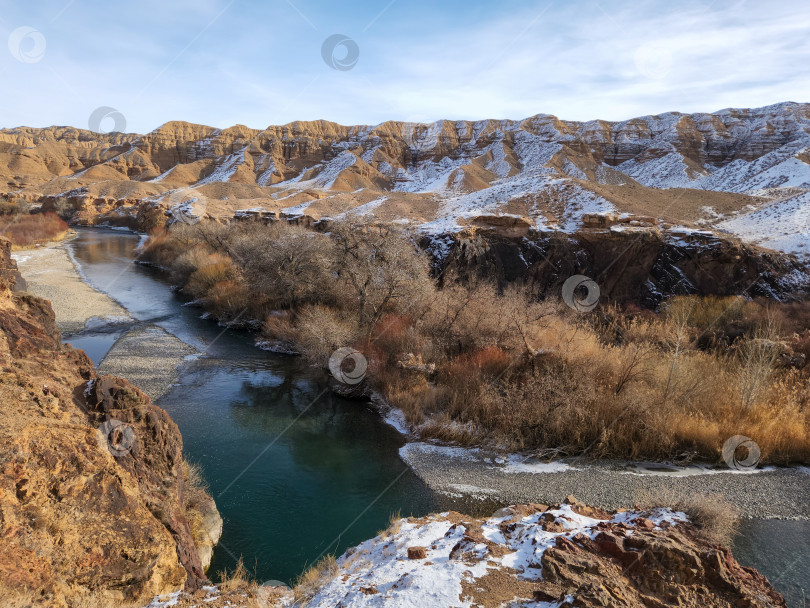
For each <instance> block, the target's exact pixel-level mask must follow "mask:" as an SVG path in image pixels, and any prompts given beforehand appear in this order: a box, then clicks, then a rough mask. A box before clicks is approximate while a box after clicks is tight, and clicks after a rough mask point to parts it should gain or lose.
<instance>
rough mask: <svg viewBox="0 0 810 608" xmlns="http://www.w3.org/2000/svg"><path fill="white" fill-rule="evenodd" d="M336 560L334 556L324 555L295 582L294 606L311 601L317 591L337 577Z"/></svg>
mask: <svg viewBox="0 0 810 608" xmlns="http://www.w3.org/2000/svg"><path fill="white" fill-rule="evenodd" d="M337 571H338V569H337V559H336V558H335V556H334V555H326V556H324V557H322V558H321V559H320V561H318V563H317V564H315V565H313V566H312V567H310V568H308V569H307V570H306V571H305V572H304V573H303V574H301V576H300V577H298V580H297V581H296V582H295V587H293V597H294V598H295V604H296V605H299V604H305V603H306V602H308V601H309V600H311V599H312V598H313V597H315V595H316V594H317V593H318V591H319V590H320V589H321V588H322V587H323V586H324V585H326V584H327V583H329V581H331V580H332V579H333V578H334V577H335V576H336V575H337Z"/></svg>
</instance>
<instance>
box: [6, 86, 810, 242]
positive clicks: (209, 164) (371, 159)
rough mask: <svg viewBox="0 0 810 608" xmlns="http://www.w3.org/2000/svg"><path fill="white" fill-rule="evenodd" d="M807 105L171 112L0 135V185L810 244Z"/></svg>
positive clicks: (128, 215) (431, 220)
mask: <svg viewBox="0 0 810 608" xmlns="http://www.w3.org/2000/svg"><path fill="white" fill-rule="evenodd" d="M808 150H810V104H800V103H792V102H786V103H781V104H775V105H772V106H767V107H763V108H756V109H727V110H722V111H719V112H714V113H694V114H682V113H679V112H668V113H665V114H661V115H658V116H642V117H638V118H633V119H631V120H627V121H621V122H608V121H602V120H593V121H588V122H575V121H566V120H561V119H559V118H557V117H555V116H549V115H546V114H538V115H536V116H532V117H529V118H526V119H524V120H480V121H449V120H441V121H437V122H435V123H431V124H415V123H406V122H398V121H389V122H385V123H382V124H379V125H375V126H368V125H357V126H344V125H338V124H335V123H331V122H328V121H322V120H321V121H309V122H294V123H290V124H287V125H282V126H270V127H267V128H266V129H264V130H257V129H250V128H248V127H245V126H242V125H236V126H233V127H230V128H228V129H215V128H213V127H207V126H204V125H195V124H190V123H187V122H182V121H173V122H169V123H166V124H165V125H162V126H161V127H159V128H158V129H156V130H154V131H152V132H151V133H148V134H146V135H137V134H121V133H111V134H95V133H91V132H88V131H83V130H79V129H71V128H68V127H50V128H48V129H31V128H18V129H10V130H0V194H3V195H4V196H6V197H7V198H15V199H22V200H25V201H29V202H31V203H34V204H40V205H43V206H44V208H45V209H57V210H59V211H60V212H61V213H63V214H65V215H69V214H72V215H73V219H74V221H75V222H77V223H79V224H98V223H112V224H118V225H128V226H136V227H138V228H140V229H144V228H146V227H148V226H149V225H150V224H152V225H153V224H154V223H157V222H161V221H163V220H165V219H166V217H165V215H164V213H166V212H168V213H169V216H170V218H171V219H173V220H194V219H196V218H197V217H207V216H210V217H213V218H217V219H219V220H228V219H230V218H231V217H232V216H233V215H234V212H236V211H240V210H245V209H253V208H258V207H261V208H263V209H265V210H267V211H268V212H276V213H279V212H285V213H287V214H288V215H302V214H307V215H308V216H310V217H312V218H314V219H315V220H317V219H320V218H323V217H332V218H334V217H341V216H344V215H346V214H358V215H373V216H375V217H377V218H379V219H382V220H386V221H393V220H399V221H404V222H409V223H410V224H412V225H414V226H418V227H420V228H422V229H423V230H424V231H426V232H428V233H434V234H435V233H441V232H449V231H452V230H455V229H457V228H458V227H459V226H463V225H465V223H466V222H467V221H469V220H470V219H471V218H473V217H475V216H478V215H482V214H489V215H495V214H512V215H519V216H527V217H530V218H531V219H532V221H533V222H534V223H535V224H536V225H537V226H538V227H543V226H544V227H548V228H550V229H554V230H559V231H561V232H566V233H569V232H572V231H574V230H576V229H577V228H578V227H580V226H581V225H582V216H583V214H587V213H593V212H614V211H618V212H627V213H633V214H639V215H651V216H653V217H656V218H658V219H665V220H667V221H668V222H670V223H675V224H682V223H686V224H691V223H693V222H703V223H705V224H706V225H708V226H713V227H715V228H716V229H717V230H722V231H727V232H731V233H733V234H738V235H740V236H741V237H743V238H746V239H749V240H751V241H752V242H757V243H759V244H761V245H763V246H766V247H770V248H773V249H778V250H781V251H787V252H792V253H802V252H807V251H810V225H808V220H807V217H808V215H807V213H806V209H807V206H808V205H810V152H808ZM3 184H5V185H4V186H3Z"/></svg>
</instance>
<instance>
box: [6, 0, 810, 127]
mask: <svg viewBox="0 0 810 608" xmlns="http://www.w3.org/2000/svg"><path fill="white" fill-rule="evenodd" d="M228 1H229V0H205V1H204V2H199V1H197V0H195V1H193V2H192V1H191V0H182V2H172V3H167V2H160V1H158V0H145V2H144V3H143V6H142V7H139V10H138V11H132V9H130V8H127V5H124V4H123V3H122V4H118V3H101V2H92V1H89V0H88V1H85V2H82V3H78V2H77V3H75V4H74V5H72V6H70V7H69V9H68V10H66V11H65V13H64V14H63V15H62V16H60V17H59V19H58V20H57V21H55V22H54V23H50V19H51V16H52V15H53V14H54V13H55V12H56V11H57V10H59V9H60V8H61V7H63V6H64V3H63V2H62V1H61V0H49V1H48V2H44V3H42V4H35V3H27V4H26V5H18V7H16V8H15V9H14V10H10V11H8V12H7V13H4V15H3V21H2V22H0V36H8V34H9V33H10V32H11V31H12V30H14V29H15V28H16V27H18V26H19V25H29V24H30V25H31V26H33V27H37V28H38V29H40V30H41V31H42V32H43V33H44V34H45V36H46V37H47V38H48V47H47V52H46V56H45V57H44V59H43V60H42V61H41V62H39V63H37V64H32V65H24V64H20V63H19V62H16V61H14V59H13V58H12V57H11V56H10V55H8V56H5V57H0V78H2V79H3V81H4V82H5V83H7V84H8V85H9V88H12V89H13V90H14V92H15V95H13V96H6V97H5V98H4V99H2V100H0V110H2V121H1V122H2V125H3V126H16V125H19V124H29V125H34V126H44V125H48V124H54V123H58V124H73V125H76V126H85V125H86V123H87V117H88V116H89V114H90V112H91V111H92V110H93V109H95V108H96V107H98V106H100V105H109V106H113V107H116V108H118V109H119V110H120V111H122V112H123V113H124V114H125V115H126V116H127V122H128V125H129V127H130V128H131V129H133V130H138V131H147V130H150V129H152V128H155V127H156V126H158V125H159V124H161V123H163V122H165V121H167V120H170V119H185V120H189V121H193V122H202V123H206V124H211V125H213V126H219V127H225V126H228V125H230V124H233V123H236V122H239V123H242V124H247V125H249V126H252V127H255V128H263V127H265V126H267V125H268V124H277V123H284V122H289V121H292V120H296V119H301V120H312V119H318V118H326V119H330V120H335V121H337V122H342V123H349V124H354V123H371V124H374V123H378V122H382V121H384V120H388V119H399V120H423V121H428V120H436V119H439V118H468V119H469V118H500V117H508V118H523V117H526V116H529V115H532V114H536V113H550V114H556V115H558V116H560V117H561V118H565V119H577V120H582V119H592V118H602V119H624V118H629V117H632V116H637V115H642V114H648V113H659V112H663V111H668V110H680V111H685V112H690V111H700V110H703V111H712V110H717V109H721V108H723V107H728V106H738V107H740V106H747V107H751V106H758V105H765V104H769V103H774V102H777V101H784V100H793V101H810V36H808V33H810V5H808V4H807V3H806V2H805V1H804V0H802V1H799V0H791V1H786V2H781V3H779V4H773V3H753V2H736V3H734V4H732V5H725V4H723V3H722V2H720V1H717V2H715V3H712V2H711V1H710V0H706V1H705V2H703V1H699V0H692V1H690V2H686V3H679V4H678V6H673V3H667V2H664V1H663V0H649V1H647V2H638V3H633V4H632V5H631V4H627V3H622V2H619V1H618V0H613V1H610V0H598V1H593V0H582V1H577V2H569V3H567V4H563V3H559V2H554V3H552V4H549V2H548V0H541V1H540V2H527V1H524V0H505V1H504V2H501V3H498V4H497V5H494V4H491V3H486V8H485V7H484V5H483V3H482V5H481V6H480V7H479V6H477V5H476V4H475V3H461V2H460V0H449V1H448V2H444V3H437V2H435V1H429V0H412V1H411V2H409V3H404V2H399V3H396V4H394V5H392V6H391V8H390V9H388V10H387V11H386V12H385V13H384V14H383V15H382V16H381V17H380V18H379V19H378V20H377V21H376V22H375V23H374V24H373V25H372V26H371V27H369V28H368V29H367V30H366V31H363V30H364V28H365V27H366V26H367V25H368V23H369V22H370V21H371V20H372V18H373V17H374V16H375V15H376V14H377V13H378V12H379V6H378V3H375V2H370V1H367V0H363V1H359V2H357V3H356V4H354V5H353V6H352V8H351V9H350V8H348V7H347V6H344V5H335V4H334V3H332V2H327V1H326V0H309V1H305V0H296V2H295V6H296V7H297V8H298V10H300V11H301V13H303V14H304V16H305V18H303V17H301V15H300V14H298V12H297V11H296V10H294V9H293V8H291V7H290V5H289V4H288V3H285V2H278V3H275V2H274V3H263V2H261V3H260V2H254V3H248V2H237V3H235V4H234V5H233V6H231V7H230V8H228V10H227V11H226V12H225V13H223V14H222V16H221V17H219V18H218V19H216V20H215V21H214V22H213V23H212V19H214V17H216V15H217V14H219V13H220V11H222V9H223V8H224V7H225V6H226V5H227V4H228ZM29 4H30V5H34V4H35V6H33V7H29V6H27V5H29ZM310 23H311V24H312V25H314V26H315V28H317V30H316V29H313V27H312V26H311V25H310ZM206 27H207V29H206V30H205V32H204V33H202V34H201V31H202V30H203V29H204V28H206ZM335 32H341V33H346V34H347V35H349V36H352V37H354V38H355V39H356V40H357V42H358V44H359V45H360V61H359V62H358V64H357V67H356V68H354V69H353V70H350V71H347V72H338V71H334V70H331V69H330V68H328V67H327V66H326V65H325V64H324V63H323V61H322V60H321V57H320V45H321V42H322V41H323V39H324V38H326V36H328V35H330V34H332V33H335ZM195 37H196V40H195ZM192 40H194V42H193V43H192V44H191V45H190V46H188V45H189V43H190V42H191V41H192ZM187 46H188V48H186V47H187ZM0 48H2V47H0ZM183 49H185V50H183ZM170 63H171V65H169V64H170ZM158 75H159V76H158ZM156 76H157V78H156ZM65 83H67V84H65ZM147 84H148V87H147V88H146V90H145V91H144V87H146V86H147ZM141 91H143V94H142V95H141V96H139V93H141Z"/></svg>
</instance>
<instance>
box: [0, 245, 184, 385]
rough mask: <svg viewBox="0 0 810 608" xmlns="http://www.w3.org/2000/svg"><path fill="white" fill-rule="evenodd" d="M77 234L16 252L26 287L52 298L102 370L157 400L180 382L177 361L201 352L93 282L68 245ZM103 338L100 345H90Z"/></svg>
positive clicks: (65, 332)
mask: <svg viewBox="0 0 810 608" xmlns="http://www.w3.org/2000/svg"><path fill="white" fill-rule="evenodd" d="M76 236H77V235H76V233H75V232H73V233H72V234H70V235H69V236H68V237H67V238H64V239H60V240H59V241H55V242H51V243H48V244H46V245H42V246H40V247H34V248H30V249H18V250H16V251H15V252H14V253H13V254H12V258H13V259H14V260H15V261H16V262H17V267H18V269H19V271H20V273H21V274H22V276H23V278H24V279H25V281H26V283H27V291H29V292H30V293H32V294H34V295H37V296H39V297H42V298H45V299H46V300H49V301H50V302H51V306H52V307H53V311H54V313H55V315H56V325H57V327H58V328H59V330H60V331H61V332H62V336H63V338H66V339H67V341H68V342H71V343H73V342H75V343H76V344H75V345H76V347H77V348H85V347H87V350H88V352H87V354H88V355H90V356H91V358H92V359H93V360H94V363H95V364H96V367H97V369H98V372H99V373H100V374H112V375H115V376H119V377H121V378H125V379H126V380H129V381H130V382H132V383H133V384H134V385H136V386H137V387H138V388H140V389H141V390H143V391H144V392H145V393H146V394H147V395H149V397H150V398H151V399H152V400H157V399H158V398H160V397H161V396H162V395H164V394H165V393H166V392H167V391H168V390H169V388H170V387H171V386H172V385H173V384H174V383H175V382H176V381H177V377H178V372H177V368H178V366H179V365H181V364H182V363H183V361H184V360H185V359H186V358H187V357H189V356H192V355H194V354H197V352H198V351H197V350H196V349H195V348H193V347H192V346H190V345H188V344H185V343H184V342H182V341H181V340H179V339H177V338H176V337H175V336H173V335H171V334H169V333H168V332H166V331H164V330H163V329H161V328H160V327H158V326H157V325H153V324H149V323H143V322H138V321H137V320H136V319H135V318H134V317H133V316H132V315H131V314H130V313H129V312H128V311H127V309H126V308H124V306H122V305H121V304H120V303H118V302H116V301H115V300H114V299H113V298H111V297H110V296H109V295H107V294H106V293H104V292H103V291H101V290H98V289H96V288H95V287H93V286H92V285H90V284H89V282H88V281H86V280H85V278H84V277H83V276H82V274H81V271H80V270H79V268H78V267H77V264H76V262H75V260H73V258H72V256H71V253H70V251H69V249H68V245H69V243H70V241H71V240H72V239H74V238H76ZM99 342H100V343H102V347H101V348H99V349H91V348H89V347H90V346H91V345H92V346H96V345H97V343H99ZM96 350H98V354H96V352H95V351H96Z"/></svg>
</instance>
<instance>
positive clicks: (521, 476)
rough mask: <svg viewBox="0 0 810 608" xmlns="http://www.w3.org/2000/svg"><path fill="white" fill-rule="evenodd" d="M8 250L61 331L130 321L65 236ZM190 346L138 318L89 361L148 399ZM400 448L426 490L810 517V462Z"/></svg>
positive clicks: (168, 381)
mask: <svg viewBox="0 0 810 608" xmlns="http://www.w3.org/2000/svg"><path fill="white" fill-rule="evenodd" d="M15 258H17V259H18V265H19V266H20V271H21V273H22V274H23V276H24V278H25V279H26V280H27V281H28V282H29V289H31V290H32V291H33V292H34V293H36V294H37V295H42V297H47V298H49V299H51V301H52V303H53V306H54V310H55V311H56V314H57V323H58V324H59V326H60V329H62V331H63V332H65V333H66V334H69V333H77V334H78V333H80V332H81V331H85V330H86V329H87V328H88V326H89V328H90V330H91V331H93V330H95V329H97V327H98V325H99V324H100V323H101V324H103V323H104V322H106V323H122V322H125V321H126V320H129V321H130V322H134V320H133V319H132V317H131V316H130V315H129V313H128V312H127V310H126V309H125V308H123V307H122V306H120V305H119V304H118V303H117V302H115V301H114V300H113V299H112V298H110V297H109V296H108V295H106V294H104V293H101V292H99V291H97V290H96V289H94V288H93V287H91V286H90V285H89V284H88V283H86V282H85V281H84V280H83V277H82V275H81V273H80V272H79V270H78V268H77V267H76V265H75V263H74V262H73V260H72V259H71V257H70V255H69V254H68V251H67V243H66V242H60V243H55V244H51V245H48V246H45V247H41V248H37V249H33V250H24V251H19V252H16V253H15ZM75 302H82V306H76V305H75ZM71 330H72V331H71ZM197 352H198V351H197V350H196V349H195V348H193V347H192V346H189V345H188V344H185V343H184V342H182V341H181V340H179V339H177V338H176V337H175V336H173V335H171V334H170V333H168V332H166V331H165V330H164V329H162V328H160V327H157V326H155V325H148V324H141V325H139V326H138V327H135V328H133V329H131V330H130V331H128V332H127V333H126V334H124V335H123V336H120V337H118V338H117V339H116V341H115V343H114V345H113V346H112V348H111V349H110V350H109V352H108V353H107V354H106V356H105V357H104V358H103V360H102V361H101V362H100V364H99V365H98V368H99V371H100V372H103V373H111V374H115V375H119V376H122V377H124V378H127V379H128V380H130V381H131V382H133V383H134V384H135V385H136V386H139V387H140V388H142V389H143V390H144V391H145V392H146V393H147V394H149V395H150V396H151V397H152V398H153V399H157V398H158V397H160V396H162V395H164V394H165V393H166V392H167V390H168V388H169V387H170V386H171V385H172V384H173V383H175V382H176V381H177V369H178V366H179V365H181V364H182V363H183V361H184V360H185V359H186V358H188V357H189V356H193V355H194V354H195V353H197ZM374 409H375V410H376V411H378V413H380V415H381V416H382V417H383V420H384V421H385V422H386V423H388V424H390V425H391V426H393V427H394V428H395V429H396V430H397V431H399V432H400V433H403V434H404V433H405V432H406V429H405V428H404V424H403V423H404V419H403V417H402V416H401V413H400V412H399V411H398V410H396V409H393V408H390V407H389V406H386V407H384V408H382V409H381V408H380V407H379V404H378V405H377V406H375V408H374ZM385 412H387V414H386V413H385ZM399 455H400V457H401V458H402V460H403V461H404V462H405V463H406V464H407V465H408V466H409V467H410V468H411V469H412V470H413V471H414V472H415V473H416V474H417V476H418V477H419V478H420V479H421V480H422V481H424V483H425V484H426V485H427V486H428V487H429V488H430V489H431V490H432V491H434V492H436V493H437V494H439V495H441V496H444V497H448V498H451V499H464V500H471V501H482V502H485V503H487V504H491V503H494V504H513V503H525V502H545V503H554V502H561V501H562V500H564V499H565V497H566V496H568V495H569V494H574V495H576V496H577V497H578V498H580V499H581V500H583V501H585V502H587V503H589V504H592V505H594V506H598V507H600V508H604V509H617V508H630V507H632V506H633V505H634V504H635V503H636V502H637V501H638V500H639V499H640V498H641V497H643V496H650V495H654V494H655V493H656V492H657V491H661V490H663V489H665V488H668V489H670V490H674V491H676V492H680V493H684V494H694V493H702V494H717V495H720V496H722V497H724V498H726V499H727V500H728V501H729V502H731V503H732V504H734V505H735V506H737V507H738V508H739V509H740V511H741V513H742V515H743V516H744V517H750V518H761V519H767V518H778V519H810V469H808V468H802V467H793V468H785V467H766V468H764V469H757V470H755V471H754V472H739V471H733V470H731V469H728V468H726V467H717V468H710V467H708V466H693V467H675V466H669V465H661V464H656V465H651V466H648V467H645V466H643V465H637V464H633V463H626V462H618V461H616V462H612V461H585V460H582V461H578V462H577V461H574V462H570V463H569V462H563V461H556V462H550V463H549V462H540V461H536V460H534V459H532V458H530V457H528V456H526V455H521V454H497V453H495V452H491V451H486V450H481V449H464V448H456V447H448V446H438V445H433V444H430V443H423V442H411V443H407V444H406V445H405V446H404V447H403V448H402V449H401V450H400V452H399Z"/></svg>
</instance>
